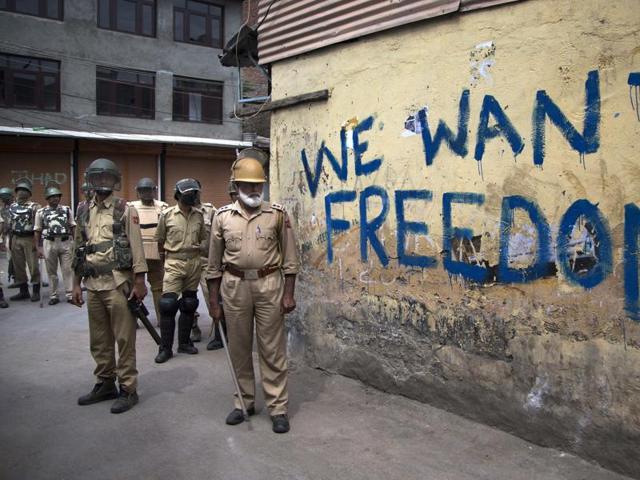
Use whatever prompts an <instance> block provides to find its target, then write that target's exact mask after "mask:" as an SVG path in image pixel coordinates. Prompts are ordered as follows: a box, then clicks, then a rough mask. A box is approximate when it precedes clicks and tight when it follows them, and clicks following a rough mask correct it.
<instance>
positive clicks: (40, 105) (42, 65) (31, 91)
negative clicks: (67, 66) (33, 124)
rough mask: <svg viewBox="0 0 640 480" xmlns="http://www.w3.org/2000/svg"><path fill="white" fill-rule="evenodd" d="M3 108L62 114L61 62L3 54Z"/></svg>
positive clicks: (0, 61)
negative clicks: (60, 112)
mask: <svg viewBox="0 0 640 480" xmlns="http://www.w3.org/2000/svg"><path fill="white" fill-rule="evenodd" d="M0 107H8V108H29V109H35V110H49V111H52V112H59V111H60V62H56V61H55V60H46V59H41V58H31V57H22V56H18V55H7V54H3V53H0Z"/></svg>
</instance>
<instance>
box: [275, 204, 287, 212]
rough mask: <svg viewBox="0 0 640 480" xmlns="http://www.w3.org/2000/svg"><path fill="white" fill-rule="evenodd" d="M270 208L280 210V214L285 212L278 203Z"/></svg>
mask: <svg viewBox="0 0 640 480" xmlns="http://www.w3.org/2000/svg"><path fill="white" fill-rule="evenodd" d="M271 208H275V209H276V210H280V211H281V212H286V211H287V210H286V209H285V208H284V207H283V206H282V205H280V204H279V203H272V204H271Z"/></svg>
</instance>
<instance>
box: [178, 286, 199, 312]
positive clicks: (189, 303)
mask: <svg viewBox="0 0 640 480" xmlns="http://www.w3.org/2000/svg"><path fill="white" fill-rule="evenodd" d="M199 303H200V302H199V301H198V292H197V291H195V290H187V291H185V292H182V298H181V299H180V311H181V312H183V313H195V312H196V310H198V305H199Z"/></svg>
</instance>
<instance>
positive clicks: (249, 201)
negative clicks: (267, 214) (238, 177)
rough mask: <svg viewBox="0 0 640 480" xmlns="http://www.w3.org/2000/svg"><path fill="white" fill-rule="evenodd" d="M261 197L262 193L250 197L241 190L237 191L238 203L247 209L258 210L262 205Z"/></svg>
mask: <svg viewBox="0 0 640 480" xmlns="http://www.w3.org/2000/svg"><path fill="white" fill-rule="evenodd" d="M263 196H264V192H260V193H252V194H251V195H247V194H246V193H244V192H243V191H242V190H240V189H238V197H239V198H240V201H241V202H242V203H244V204H245V205H246V206H247V207H249V208H258V207H259V206H260V205H262V197H263Z"/></svg>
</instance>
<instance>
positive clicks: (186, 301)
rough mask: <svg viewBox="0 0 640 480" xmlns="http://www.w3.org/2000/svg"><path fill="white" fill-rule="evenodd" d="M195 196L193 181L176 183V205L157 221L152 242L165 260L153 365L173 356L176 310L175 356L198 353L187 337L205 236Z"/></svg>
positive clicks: (186, 179)
mask: <svg viewBox="0 0 640 480" xmlns="http://www.w3.org/2000/svg"><path fill="white" fill-rule="evenodd" d="M199 195H200V185H199V184H198V182H197V181H196V180H194V179H193V178H184V179H182V180H178V182H177V183H176V190H175V194H174V198H175V199H176V200H177V201H178V204H177V205H174V206H172V207H169V208H167V209H166V210H165V211H164V212H162V214H161V215H160V218H159V219H158V229H157V230H156V241H157V242H158V249H159V251H160V257H161V258H162V257H166V258H165V261H164V277H163V280H162V297H161V298H160V335H161V337H162V345H161V346H160V350H159V352H158V355H157V356H156V358H155V361H156V363H164V362H166V361H167V360H169V359H170V358H171V357H172V356H173V351H172V348H173V335H174V331H175V328H176V319H175V317H176V313H177V312H178V310H180V317H179V319H178V352H179V353H188V354H191V355H193V354H196V353H198V349H197V348H196V347H194V346H193V342H192V341H191V339H190V338H189V334H190V332H191V327H192V325H193V320H194V314H195V312H196V310H197V309H198V282H199V281H200V274H201V268H202V267H201V264H200V243H201V242H202V240H203V239H204V238H205V235H206V232H205V228H204V216H203V215H202V211H201V210H200V209H199V208H197V207H196V205H197V204H198V197H199ZM180 296H181V298H180V300H178V297H180Z"/></svg>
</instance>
